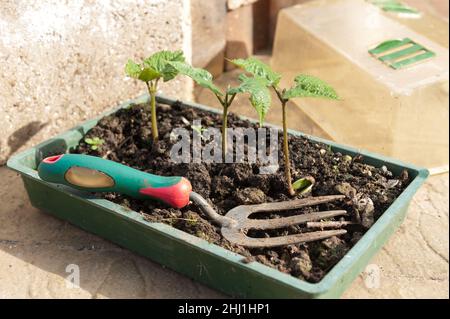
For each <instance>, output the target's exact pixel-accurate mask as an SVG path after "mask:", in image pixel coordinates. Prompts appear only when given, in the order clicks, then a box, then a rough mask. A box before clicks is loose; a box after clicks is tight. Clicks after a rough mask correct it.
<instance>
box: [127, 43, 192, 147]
mask: <svg viewBox="0 0 450 319" xmlns="http://www.w3.org/2000/svg"><path fill="white" fill-rule="evenodd" d="M173 61H179V62H184V55H183V52H182V51H159V52H156V53H155V54H152V55H151V56H149V57H148V58H147V59H145V60H144V61H142V63H140V64H138V63H136V62H134V61H132V60H128V63H127V64H126V66H125V72H126V74H127V75H128V76H129V77H131V78H134V79H138V80H141V81H143V82H145V85H146V86H147V90H148V94H149V95H150V116H151V122H152V138H153V141H157V140H158V123H157V117H156V92H157V90H158V81H159V80H160V79H163V81H164V82H167V81H170V80H172V79H173V78H174V77H176V76H177V74H178V71H177V70H176V69H175V68H174V67H172V66H171V65H170V62H173Z"/></svg>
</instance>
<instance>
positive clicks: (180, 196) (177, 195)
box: [139, 177, 192, 208]
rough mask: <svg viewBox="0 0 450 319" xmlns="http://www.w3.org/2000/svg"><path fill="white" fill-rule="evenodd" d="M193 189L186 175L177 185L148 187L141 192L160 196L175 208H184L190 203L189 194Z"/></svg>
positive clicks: (156, 196) (154, 196)
mask: <svg viewBox="0 0 450 319" xmlns="http://www.w3.org/2000/svg"><path fill="white" fill-rule="evenodd" d="M191 191H192V185H191V183H190V182H189V181H188V180H187V179H186V178H184V177H182V178H181V180H180V181H179V182H178V183H176V184H175V185H172V186H168V187H158V188H154V187H147V188H143V189H141V190H140V191H139V192H140V193H141V194H144V195H148V196H150V197H153V198H158V199H160V200H162V201H163V202H165V203H166V204H169V205H170V206H172V207H174V208H183V207H184V206H186V205H187V204H189V195H190V194H191Z"/></svg>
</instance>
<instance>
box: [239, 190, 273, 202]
mask: <svg viewBox="0 0 450 319" xmlns="http://www.w3.org/2000/svg"><path fill="white" fill-rule="evenodd" d="M235 197H236V201H237V202H238V203H239V205H251V204H261V203H264V202H265V201H266V194H264V192H263V191H262V190H260V189H259V188H254V187H247V188H244V189H238V190H237V191H236V195H235Z"/></svg>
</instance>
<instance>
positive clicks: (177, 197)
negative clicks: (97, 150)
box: [38, 154, 192, 208]
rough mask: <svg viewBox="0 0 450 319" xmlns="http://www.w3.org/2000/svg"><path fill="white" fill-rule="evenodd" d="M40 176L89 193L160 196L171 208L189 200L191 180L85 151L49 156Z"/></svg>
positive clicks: (140, 196)
mask: <svg viewBox="0 0 450 319" xmlns="http://www.w3.org/2000/svg"><path fill="white" fill-rule="evenodd" d="M38 175H39V177H40V178H41V179H42V180H44V181H47V182H51V183H58V184H64V185H67V186H71V187H73V188H76V189H79V190H86V191H90V192H117V193H121V194H126V195H129V196H131V197H133V198H138V199H145V198H148V197H150V198H153V199H159V200H162V201H163V202H165V203H167V204H169V205H170V206H172V207H176V208H181V207H184V206H186V205H187V204H188V203H189V195H190V193H191V191H192V186H191V183H190V182H189V181H188V180H187V179H186V178H184V177H180V176H170V177H169V176H159V175H153V174H149V173H146V172H142V171H139V170H137V169H134V168H131V167H128V166H126V165H122V164H119V163H116V162H113V161H110V160H106V159H103V158H100V157H95V156H89V155H82V154H63V155H56V156H50V157H47V158H45V159H44V160H42V162H41V163H40V164H39V166H38Z"/></svg>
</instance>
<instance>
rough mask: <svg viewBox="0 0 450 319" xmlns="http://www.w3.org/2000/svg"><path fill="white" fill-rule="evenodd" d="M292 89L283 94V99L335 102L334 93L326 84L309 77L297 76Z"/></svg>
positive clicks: (335, 95)
mask: <svg viewBox="0 0 450 319" xmlns="http://www.w3.org/2000/svg"><path fill="white" fill-rule="evenodd" d="M294 81H295V84H294V86H293V87H292V88H290V89H289V90H287V91H286V92H284V93H283V98H284V99H286V100H289V99H291V98H295V97H323V98H329V99H333V100H337V99H338V96H337V94H336V91H335V90H334V89H333V88H332V87H331V86H330V85H328V84H327V83H325V82H324V81H322V80H321V79H319V78H316V77H314V76H311V75H303V74H302V75H299V76H297V77H296V78H295V80H294Z"/></svg>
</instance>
